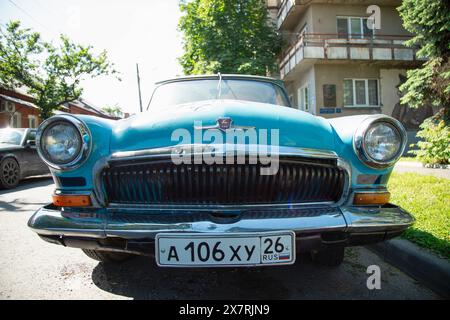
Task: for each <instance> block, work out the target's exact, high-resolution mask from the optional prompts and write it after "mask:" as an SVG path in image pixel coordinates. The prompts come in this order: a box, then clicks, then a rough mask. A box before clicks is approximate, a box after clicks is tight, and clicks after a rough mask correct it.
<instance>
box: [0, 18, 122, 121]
mask: <svg viewBox="0 0 450 320" xmlns="http://www.w3.org/2000/svg"><path fill="white" fill-rule="evenodd" d="M110 74H117V71H116V70H115V69H114V67H113V64H112V63H110V62H109V61H108V59H107V54H106V51H103V52H101V53H100V54H98V55H95V54H94V53H93V48H92V46H82V45H79V44H75V43H73V42H72V41H71V40H70V39H69V38H67V37H65V36H63V35H61V36H60V44H59V45H58V46H55V45H53V44H52V43H49V42H45V41H43V40H42V39H41V37H40V34H39V33H37V32H32V31H31V30H30V29H23V28H21V26H20V22H18V21H12V22H9V23H8V24H7V25H6V29H2V28H0V84H1V85H3V86H6V87H8V88H12V89H14V88H16V87H22V86H24V87H26V89H27V90H28V93H29V94H31V95H32V96H33V97H34V98H35V103H36V105H37V106H38V107H39V108H40V117H41V118H42V119H46V118H48V117H50V116H52V114H53V111H54V110H55V109H57V108H59V107H60V106H61V105H63V104H64V103H67V102H70V101H73V100H76V99H78V98H79V97H80V96H81V94H82V92H83V88H82V87H81V82H82V81H83V80H84V79H86V78H94V77H97V76H100V75H110Z"/></svg>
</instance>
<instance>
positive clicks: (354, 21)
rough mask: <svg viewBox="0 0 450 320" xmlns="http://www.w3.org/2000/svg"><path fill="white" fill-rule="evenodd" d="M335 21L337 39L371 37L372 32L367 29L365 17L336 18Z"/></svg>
mask: <svg viewBox="0 0 450 320" xmlns="http://www.w3.org/2000/svg"><path fill="white" fill-rule="evenodd" d="M336 19H337V33H338V37H339V38H355V39H363V38H372V37H373V30H372V29H369V28H368V27H367V18H366V17H337V18H336ZM369 23H370V22H369Z"/></svg>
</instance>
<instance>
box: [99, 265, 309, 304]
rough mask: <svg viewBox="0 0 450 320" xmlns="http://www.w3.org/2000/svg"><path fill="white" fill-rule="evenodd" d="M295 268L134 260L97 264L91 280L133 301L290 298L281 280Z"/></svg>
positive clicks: (294, 266)
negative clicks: (169, 265) (188, 265)
mask: <svg viewBox="0 0 450 320" xmlns="http://www.w3.org/2000/svg"><path fill="white" fill-rule="evenodd" d="M306 259H307V257H306ZM298 268H299V266H298V265H293V266H280V267H269V268H267V267H261V268H198V269H189V268H160V267H157V266H156V264H155V261H154V259H151V258H148V257H137V258H135V259H133V260H130V261H127V262H124V263H122V264H119V265H112V264H104V263H99V264H98V265H97V266H96V267H95V268H94V270H93V272H92V280H93V282H94V284H95V285H96V286H97V287H99V288H100V289H102V290H105V291H108V292H111V293H113V294H117V295H122V296H127V297H132V298H134V299H225V298H226V299H289V296H290V292H289V291H290V290H289V289H287V288H285V287H284V285H283V283H284V282H286V279H283V278H285V277H286V275H288V277H289V275H290V276H292V274H295V273H296V271H295V270H297V269H298ZM316 273H317V271H316Z"/></svg>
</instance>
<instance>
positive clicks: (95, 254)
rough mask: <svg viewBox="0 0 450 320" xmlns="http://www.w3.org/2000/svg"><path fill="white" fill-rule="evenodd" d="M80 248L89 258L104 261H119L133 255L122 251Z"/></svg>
mask: <svg viewBox="0 0 450 320" xmlns="http://www.w3.org/2000/svg"><path fill="white" fill-rule="evenodd" d="M81 250H82V251H83V252H84V254H85V255H87V256H88V257H89V258H91V259H94V260H97V261H101V262H105V263H119V262H122V261H125V260H129V259H131V258H133V257H134V255H133V254H129V253H123V252H111V251H101V250H91V249H81Z"/></svg>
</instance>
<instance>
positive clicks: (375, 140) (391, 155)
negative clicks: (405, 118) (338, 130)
mask: <svg viewBox="0 0 450 320" xmlns="http://www.w3.org/2000/svg"><path fill="white" fill-rule="evenodd" d="M405 146H406V131H405V129H404V127H403V125H402V124H401V123H400V122H399V121H397V120H396V119H394V118H391V117H388V116H382V115H381V116H374V117H370V118H367V119H366V120H364V121H363V122H362V124H361V125H360V126H359V128H358V129H357V130H356V132H355V134H354V136H353V147H354V149H355V152H356V154H357V155H358V157H359V159H360V160H361V161H362V162H364V163H365V164H366V165H368V166H369V167H373V168H385V167H389V166H392V165H393V164H394V163H395V162H396V161H397V160H398V159H399V158H400V157H401V155H402V154H403V151H404V150H405Z"/></svg>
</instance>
